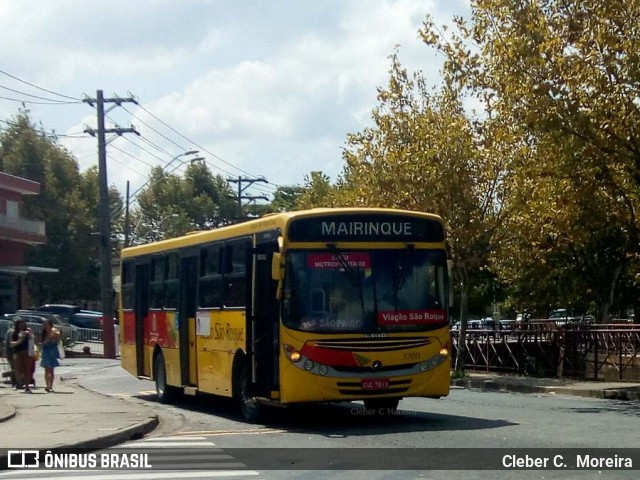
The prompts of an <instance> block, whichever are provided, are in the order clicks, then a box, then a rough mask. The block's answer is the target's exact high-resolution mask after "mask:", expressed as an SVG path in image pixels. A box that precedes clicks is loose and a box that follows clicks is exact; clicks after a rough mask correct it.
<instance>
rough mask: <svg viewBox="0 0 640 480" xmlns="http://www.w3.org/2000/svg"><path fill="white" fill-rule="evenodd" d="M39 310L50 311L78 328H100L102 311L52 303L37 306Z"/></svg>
mask: <svg viewBox="0 0 640 480" xmlns="http://www.w3.org/2000/svg"><path fill="white" fill-rule="evenodd" d="M37 310H38V311H41V312H51V313H55V314H56V315H60V316H61V317H63V318H65V319H66V320H67V321H68V322H69V323H70V324H71V325H75V326H76V327H79V328H91V329H94V330H102V312H95V311H93V310H83V309H81V308H80V307H78V306H77V305H66V304H61V303H53V304H49V303H48V304H46V305H42V306H41V307H38V308H37Z"/></svg>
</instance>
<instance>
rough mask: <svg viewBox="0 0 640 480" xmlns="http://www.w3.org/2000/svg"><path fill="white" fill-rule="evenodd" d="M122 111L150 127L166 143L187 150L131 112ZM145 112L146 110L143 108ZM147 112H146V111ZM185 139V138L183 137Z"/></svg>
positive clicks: (124, 108) (125, 109)
mask: <svg viewBox="0 0 640 480" xmlns="http://www.w3.org/2000/svg"><path fill="white" fill-rule="evenodd" d="M137 105H138V106H139V107H140V108H143V107H142V106H141V105H140V104H139V103H138V104H137ZM122 109H123V110H124V111H125V112H127V113H129V115H131V116H132V117H133V118H135V119H136V120H138V121H139V122H140V123H142V124H143V125H144V126H146V127H149V128H150V129H151V130H153V131H154V132H156V133H157V134H158V135H160V136H161V137H162V138H164V139H165V140H166V141H168V142H170V143H173V144H174V145H175V146H176V147H178V148H179V149H180V150H185V148H184V147H183V146H182V145H178V144H177V143H176V142H174V141H173V140H171V139H170V138H169V137H167V136H165V135H164V134H162V133H160V132H159V131H158V130H156V129H155V128H153V127H152V126H151V125H149V124H148V123H147V122H145V121H144V120H142V119H141V118H140V117H137V116H136V115H135V114H134V113H133V112H130V111H129V110H127V108H126V107H122ZM143 110H144V108H143ZM145 111H146V110H145ZM183 138H185V137H183ZM185 139H186V140H188V139H187V138H185Z"/></svg>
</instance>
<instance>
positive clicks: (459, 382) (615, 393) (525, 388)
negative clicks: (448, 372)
mask: <svg viewBox="0 0 640 480" xmlns="http://www.w3.org/2000/svg"><path fill="white" fill-rule="evenodd" d="M451 384H452V385H454V386H457V387H463V388H467V389H473V390H482V391H485V392H511V393H546V394H560V395H572V396H576V397H588V398H600V399H606V400H629V401H640V392H638V391H633V390H627V389H624V388H620V389H618V388H616V389H600V390H597V389H584V388H574V387H567V386H560V385H558V386H547V385H526V384H523V383H511V382H501V381H496V380H485V379H474V378H458V379H455V380H452V381H451Z"/></svg>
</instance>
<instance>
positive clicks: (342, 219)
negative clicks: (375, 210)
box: [289, 214, 444, 242]
mask: <svg viewBox="0 0 640 480" xmlns="http://www.w3.org/2000/svg"><path fill="white" fill-rule="evenodd" d="M289 240H291V241H293V242H328V241H330V242H368V241H372V240H379V241H388V242H442V241H444V231H443V229H442V225H441V224H440V222H438V221H437V220H432V219H430V218H419V217H411V216H401V215H389V214H369V215H329V216H322V217H308V218H299V219H295V220H292V222H291V224H290V225H289Z"/></svg>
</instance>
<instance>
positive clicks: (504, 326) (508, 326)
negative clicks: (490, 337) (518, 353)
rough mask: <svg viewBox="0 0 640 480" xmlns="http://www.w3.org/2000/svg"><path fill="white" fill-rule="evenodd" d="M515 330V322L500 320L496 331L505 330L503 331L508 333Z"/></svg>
mask: <svg viewBox="0 0 640 480" xmlns="http://www.w3.org/2000/svg"><path fill="white" fill-rule="evenodd" d="M515 328H516V321H515V320H507V319H504V320H500V321H499V322H498V329H499V330H505V331H510V330H513V329H515Z"/></svg>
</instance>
